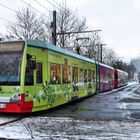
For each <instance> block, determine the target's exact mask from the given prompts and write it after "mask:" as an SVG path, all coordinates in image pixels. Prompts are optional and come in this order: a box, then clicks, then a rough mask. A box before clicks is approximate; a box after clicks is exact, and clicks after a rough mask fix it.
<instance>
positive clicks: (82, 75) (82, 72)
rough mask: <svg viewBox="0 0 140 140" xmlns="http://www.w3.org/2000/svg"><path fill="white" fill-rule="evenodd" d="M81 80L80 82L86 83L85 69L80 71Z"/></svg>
mask: <svg viewBox="0 0 140 140" xmlns="http://www.w3.org/2000/svg"><path fill="white" fill-rule="evenodd" d="M79 76H80V77H79V79H80V82H84V71H83V69H80V74H79Z"/></svg>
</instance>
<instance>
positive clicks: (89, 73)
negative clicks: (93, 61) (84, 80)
mask: <svg viewBox="0 0 140 140" xmlns="http://www.w3.org/2000/svg"><path fill="white" fill-rule="evenodd" d="M91 79H92V72H91V70H88V81H89V82H91Z"/></svg>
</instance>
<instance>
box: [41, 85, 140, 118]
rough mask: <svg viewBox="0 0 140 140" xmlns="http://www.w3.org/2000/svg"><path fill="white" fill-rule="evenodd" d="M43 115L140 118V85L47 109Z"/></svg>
mask: <svg viewBox="0 0 140 140" xmlns="http://www.w3.org/2000/svg"><path fill="white" fill-rule="evenodd" d="M41 116H49V117H72V118H75V119H83V120H133V119H140V86H139V85H138V84H133V85H130V86H127V87H123V88H120V89H117V90H113V91H109V92H106V93H100V94H97V95H94V96H91V97H89V98H86V99H82V100H80V101H77V102H74V103H70V104H67V105H63V106H61V107H58V108H56V109H53V110H49V111H46V112H44V113H42V114H41Z"/></svg>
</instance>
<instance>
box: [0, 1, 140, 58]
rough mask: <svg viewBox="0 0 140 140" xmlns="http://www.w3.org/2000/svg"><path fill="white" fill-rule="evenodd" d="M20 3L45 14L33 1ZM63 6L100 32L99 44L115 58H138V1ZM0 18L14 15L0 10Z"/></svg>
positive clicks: (12, 4)
mask: <svg viewBox="0 0 140 140" xmlns="http://www.w3.org/2000/svg"><path fill="white" fill-rule="evenodd" d="M24 1H26V2H28V3H29V1H30V2H31V4H33V6H34V7H36V8H38V9H39V10H40V11H42V12H45V9H43V8H41V7H39V6H38V5H37V4H36V3H35V2H34V0H24ZM50 1H51V0H50ZM55 1H57V2H59V1H61V0H55ZM39 2H42V3H43V4H44V6H46V7H49V9H50V8H52V7H53V6H52V5H50V4H49V3H47V1H46V0H39ZM52 2H53V0H52ZM0 3H2V4H6V5H7V6H8V7H11V8H14V9H15V10H17V9H18V8H20V7H22V5H24V6H25V4H23V3H22V2H21V1H20V0H12V1H9V0H0ZM67 3H68V5H69V7H70V8H72V9H73V10H76V9H77V12H78V14H79V16H80V17H86V19H87V24H88V26H89V27H90V29H102V32H101V33H100V34H101V36H102V40H103V42H104V43H105V44H107V46H108V47H110V48H113V49H114V51H115V52H117V54H118V55H119V57H123V59H124V60H127V61H128V60H130V59H131V58H135V57H138V56H140V47H139V44H140V18H139V17H140V0H69V1H68V0H67ZM56 5H57V4H56ZM56 10H57V9H56ZM0 17H2V18H5V19H8V20H13V18H14V12H12V11H10V10H8V9H6V8H3V7H0ZM0 21H1V22H0V26H1V28H0V32H2V33H4V32H5V29H4V25H5V24H6V22H5V21H3V20H0ZM104 47H106V46H104Z"/></svg>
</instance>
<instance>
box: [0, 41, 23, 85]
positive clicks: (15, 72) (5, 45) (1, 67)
mask: <svg viewBox="0 0 140 140" xmlns="http://www.w3.org/2000/svg"><path fill="white" fill-rule="evenodd" d="M23 46H24V42H23V41H18V42H0V85H20V75H21V62H22V56H23Z"/></svg>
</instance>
